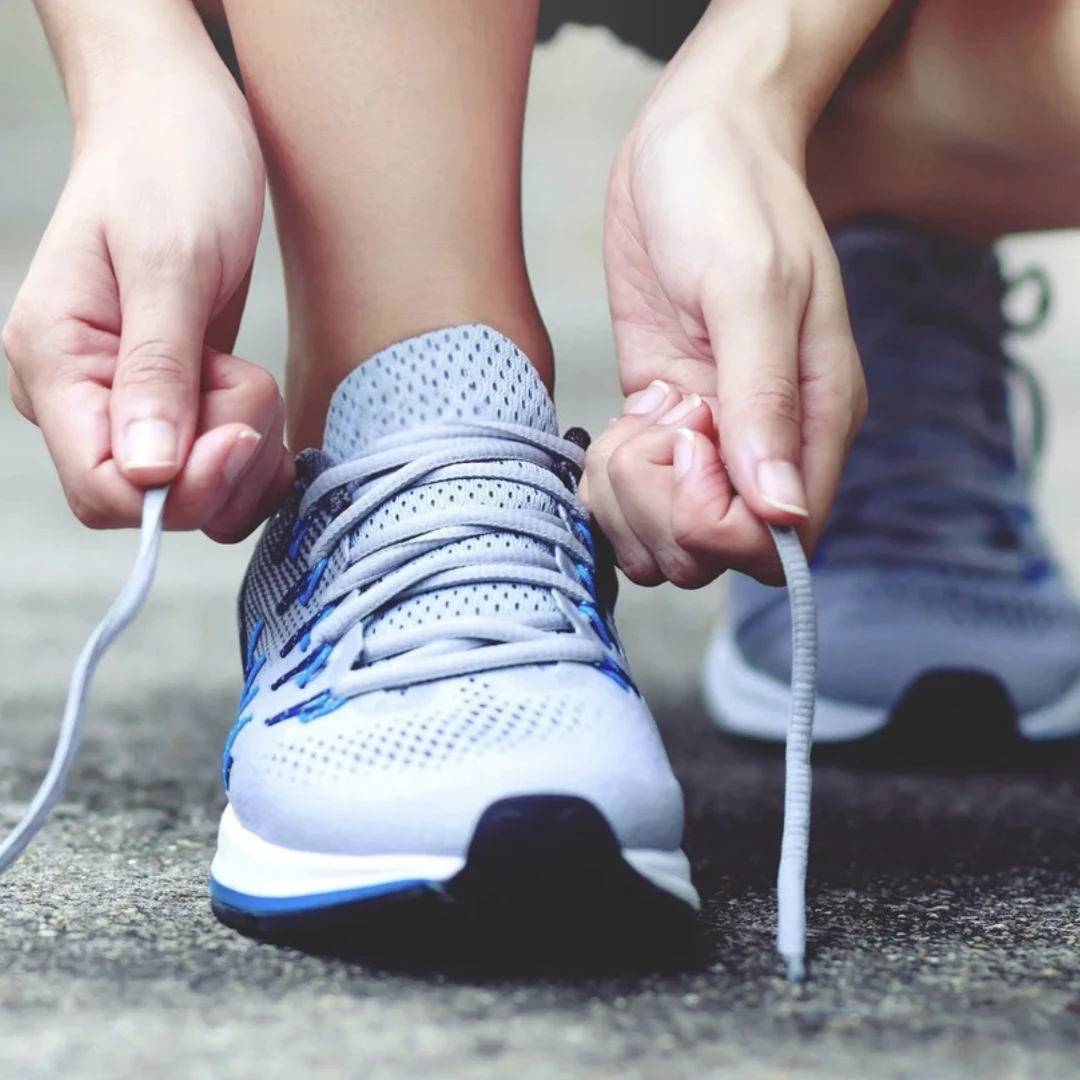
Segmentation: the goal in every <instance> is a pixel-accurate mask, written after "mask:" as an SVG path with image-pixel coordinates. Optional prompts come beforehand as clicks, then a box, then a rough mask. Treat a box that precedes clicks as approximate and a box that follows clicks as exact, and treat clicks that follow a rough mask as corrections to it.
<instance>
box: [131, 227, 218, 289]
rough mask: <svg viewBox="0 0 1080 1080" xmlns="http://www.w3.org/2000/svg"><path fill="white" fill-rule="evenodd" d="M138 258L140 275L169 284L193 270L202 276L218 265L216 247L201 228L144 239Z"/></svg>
mask: <svg viewBox="0 0 1080 1080" xmlns="http://www.w3.org/2000/svg"><path fill="white" fill-rule="evenodd" d="M137 258H138V266H139V269H140V272H141V273H142V274H145V275H149V276H150V277H152V278H156V279H164V280H169V281H171V280H174V279H175V278H177V277H179V276H180V275H187V274H190V273H192V272H193V271H194V272H195V273H196V274H197V275H198V276H199V277H201V276H202V274H203V273H204V272H205V271H206V270H207V269H209V268H210V267H213V266H214V265H215V264H216V263H217V261H218V245H217V242H216V241H215V240H214V239H212V238H211V237H209V236H207V234H206V233H205V232H204V231H203V230H200V229H189V230H185V231H175V232H173V233H171V234H170V235H168V236H159V237H156V238H153V239H149V238H148V239H144V240H143V242H142V245H141V247H140V249H139V253H138V256H137Z"/></svg>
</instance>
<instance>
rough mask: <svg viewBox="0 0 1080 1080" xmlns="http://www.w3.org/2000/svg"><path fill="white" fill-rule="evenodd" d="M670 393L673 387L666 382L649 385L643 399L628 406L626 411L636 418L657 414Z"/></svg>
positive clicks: (640, 398)
mask: <svg viewBox="0 0 1080 1080" xmlns="http://www.w3.org/2000/svg"><path fill="white" fill-rule="evenodd" d="M670 393H671V387H670V386H668V384H667V383H666V382H661V381H660V380H659V379H657V380H656V381H655V382H651V383H649V385H648V386H647V387H646V388H645V391H644V393H643V394H642V395H641V397H639V398H638V399H637V400H636V401H633V402H631V403H630V404H629V405H627V406H626V410H625V411H626V412H628V413H630V414H632V415H636V416H644V415H645V414H646V413H651V412H655V411H656V410H657V409H659V408H660V406H661V405H663V404H664V400H665V399H666V398H667V396H668V394H670Z"/></svg>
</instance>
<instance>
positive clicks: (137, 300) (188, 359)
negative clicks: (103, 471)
mask: <svg viewBox="0 0 1080 1080" xmlns="http://www.w3.org/2000/svg"><path fill="white" fill-rule="evenodd" d="M193 276H194V275H192V277H193ZM208 315H209V312H208V311H207V309H206V305H205V303H204V301H203V299H202V297H201V296H200V295H199V292H198V290H197V289H196V288H195V287H194V285H193V284H191V282H190V279H189V280H188V281H185V280H184V276H183V275H179V276H178V277H176V278H174V279H172V280H162V279H160V278H156V279H155V277H153V276H146V277H143V278H141V279H140V280H139V282H138V284H137V285H134V286H133V287H132V289H131V290H130V292H129V293H127V294H126V295H125V294H124V293H123V292H121V333H120V351H119V355H118V357H117V362H116V370H115V373H114V375H113V386H112V395H111V399H110V427H111V432H112V452H113V457H114V458H115V460H116V461H117V463H118V464H119V467H120V470H121V471H122V472H123V474H124V475H125V476H126V477H127V479H128V480H129V481H130V482H131V483H133V484H135V485H137V486H139V487H153V486H156V485H158V484H165V483H169V482H170V481H171V480H173V479H174V478H175V477H176V475H177V474H178V473H179V471H180V468H181V466H182V465H183V463H184V461H185V460H186V459H187V455H188V452H189V451H190V449H191V444H192V442H193V441H194V437H195V427H196V423H197V421H198V415H199V385H200V370H201V366H202V351H203V337H204V335H205V331H206V324H207V318H208Z"/></svg>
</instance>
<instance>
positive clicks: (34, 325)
mask: <svg viewBox="0 0 1080 1080" xmlns="http://www.w3.org/2000/svg"><path fill="white" fill-rule="evenodd" d="M263 200H264V170H263V164H262V158H261V156H260V153H259V148H258V143H257V141H256V138H255V134H254V131H253V129H252V126H251V121H250V117H249V114H248V111H247V106H246V103H245V102H244V99H243V97H242V95H241V94H240V92H239V90H238V89H237V87H236V86H235V84H234V83H233V82H232V80H231V79H230V78H229V77H228V75H227V73H226V72H225V70H224V68H223V67H222V68H221V71H220V75H218V74H216V73H215V74H214V75H213V76H210V77H208V76H207V74H206V72H205V71H203V70H189V69H186V68H184V67H182V66H180V65H177V66H176V67H175V69H170V67H169V66H168V65H164V66H158V67H155V69H154V70H152V71H145V70H142V71H139V72H135V71H132V72H130V73H128V74H127V75H126V76H125V81H123V82H122V84H118V85H116V86H114V87H112V88H111V92H110V94H109V96H108V107H107V108H100V107H99V108H97V110H96V112H95V113H94V114H93V115H91V116H89V117H87V118H86V119H85V122H84V123H83V124H82V125H81V126H80V127H79V128H78V129H77V138H76V151H75V155H74V160H73V165H72V168H71V173H70V176H69V178H68V182H67V185H66V187H65V189H64V192H63V194H62V196H61V198H60V201H59V204H58V206H57V208H56V211H55V213H54V216H53V219H52V222H51V223H50V225H49V227H48V229H47V231H46V233H45V236H44V238H43V239H42V241H41V245H40V247H39V249H38V252H37V255H36V256H35V258H34V261H33V264H32V265H31V268H30V271H29V273H28V275H27V278H26V281H25V283H24V285H23V287H22V289H21V290H20V292H19V294H18V297H17V299H16V301H15V306H14V308H13V310H12V313H11V316H10V318H9V319H8V322H7V324H6V326H5V327H4V336H3V343H4V349H5V351H6V353H7V356H8V361H9V385H10V389H11V394H12V398H13V400H14V402H15V404H16V406H17V407H18V409H19V411H20V412H21V413H22V414H23V415H24V416H25V417H27V419H29V420H31V421H32V422H34V423H36V424H38V425H39V426H40V427H41V430H42V433H43V434H44V436H45V440H46V442H47V444H48V447H49V451H50V453H51V455H52V458H53V461H54V462H55V464H56V468H57V470H58V472H59V474H60V480H61V483H62V484H63V487H64V491H65V493H66V495H67V498H68V502H69V503H70V504H71V507H72V509H73V510H74V511H75V513H76V514H77V515H78V517H79V518H80V520H82V521H83V522H84V523H86V524H87V525H90V526H92V527H95V528H112V527H119V526H129V525H135V524H137V523H138V521H139V514H140V506H141V499H142V493H143V491H144V490H145V489H146V488H149V487H153V486H157V485H161V484H166V483H171V484H172V490H171V492H170V494H169V499H168V504H167V507H166V524H167V525H168V526H169V527H170V528H174V529H203V530H204V531H205V532H206V533H207V534H208V535H210V536H212V537H214V538H215V539H218V540H222V541H232V540H237V539H240V538H241V537H242V536H244V535H245V534H246V533H247V532H248V531H250V529H251V528H252V527H254V525H256V524H257V523H258V522H259V521H260V520H261V519H262V518H263V517H265V516H266V514H267V513H268V512H270V511H271V510H272V509H273V508H274V506H275V504H276V503H277V501H279V499H280V498H281V497H282V496H283V494H284V493H285V492H286V491H287V490H288V487H289V485H290V483H291V480H292V475H293V473H292V468H293V467H292V461H291V458H290V456H289V455H288V453H287V452H286V451H285V449H284V447H283V445H282V443H283V425H284V406H283V403H282V400H281V394H280V392H279V391H278V388H277V385H276V383H275V381H274V379H273V377H272V376H271V375H269V374H268V373H267V372H266V371H264V370H263V369H262V368H259V367H257V366H255V365H254V364H250V363H248V362H246V361H244V360H241V359H239V358H238V357H236V356H233V355H232V351H231V350H232V347H233V343H234V341H235V338H236V333H237V330H238V328H239V323H240V315H241V312H242V310H243V304H244V300H245V298H246V292H247V284H248V280H249V275H250V270H251V264H252V259H253V257H254V254H255V245H256V242H257V240H258V236H259V230H260V226H261V222H262V212H263Z"/></svg>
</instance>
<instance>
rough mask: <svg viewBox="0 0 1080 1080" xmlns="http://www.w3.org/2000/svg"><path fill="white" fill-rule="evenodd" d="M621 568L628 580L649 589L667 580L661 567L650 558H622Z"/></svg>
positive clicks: (620, 561)
mask: <svg viewBox="0 0 1080 1080" xmlns="http://www.w3.org/2000/svg"><path fill="white" fill-rule="evenodd" d="M619 568H620V569H621V570H622V572H623V573H624V574H625V575H626V577H627V579H628V580H630V581H632V582H633V583H634V584H635V585H642V586H644V587H645V588H647V589H651V588H652V587H653V586H654V585H660V584H662V583H663V582H664V580H665V578H664V575H663V573H662V572H661V570H660V568H659V567H658V566H657V565H656V563H655V562H653V561H652V559H649V558H643V557H640V556H636V557H630V558H620V559H619Z"/></svg>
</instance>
